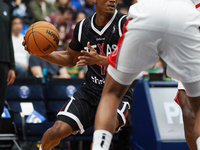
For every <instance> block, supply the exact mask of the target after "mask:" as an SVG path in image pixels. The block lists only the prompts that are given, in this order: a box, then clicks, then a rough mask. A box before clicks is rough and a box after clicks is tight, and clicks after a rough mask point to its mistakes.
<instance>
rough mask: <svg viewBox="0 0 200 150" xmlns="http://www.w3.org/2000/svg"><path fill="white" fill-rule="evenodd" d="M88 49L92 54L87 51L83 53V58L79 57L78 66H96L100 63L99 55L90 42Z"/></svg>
mask: <svg viewBox="0 0 200 150" xmlns="http://www.w3.org/2000/svg"><path fill="white" fill-rule="evenodd" d="M87 47H88V48H89V50H90V52H87V51H85V50H82V51H81V53H82V54H83V56H79V57H78V60H79V61H78V62H77V63H76V65H77V66H84V65H94V64H98V63H99V59H100V58H99V54H98V53H97V52H96V50H95V49H94V48H92V47H91V45H90V42H88V43H87Z"/></svg>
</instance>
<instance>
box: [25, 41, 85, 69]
mask: <svg viewBox="0 0 200 150" xmlns="http://www.w3.org/2000/svg"><path fill="white" fill-rule="evenodd" d="M22 45H23V46H24V48H25V50H26V51H27V52H29V54H32V53H31V52H30V51H29V50H28V47H27V45H26V41H25V40H24V41H23V43H22ZM32 55H33V54H32ZM81 55H83V54H82V53H81V52H78V51H74V50H72V49H71V48H68V49H67V50H66V51H54V52H52V53H50V54H48V55H45V56H37V55H35V56H37V57H40V58H42V59H44V60H46V61H48V62H50V63H53V64H56V65H59V66H66V67H73V66H75V65H76V62H77V61H78V57H79V56H81Z"/></svg>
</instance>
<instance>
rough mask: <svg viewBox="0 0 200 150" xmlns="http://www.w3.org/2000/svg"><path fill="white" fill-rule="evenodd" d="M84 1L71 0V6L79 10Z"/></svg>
mask: <svg viewBox="0 0 200 150" xmlns="http://www.w3.org/2000/svg"><path fill="white" fill-rule="evenodd" d="M83 3H84V0H71V7H72V8H73V10H74V11H77V9H78V8H79V7H81V6H82V5H83Z"/></svg>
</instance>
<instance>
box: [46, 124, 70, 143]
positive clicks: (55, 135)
mask: <svg viewBox="0 0 200 150" xmlns="http://www.w3.org/2000/svg"><path fill="white" fill-rule="evenodd" d="M50 129H51V131H50V137H49V138H52V140H53V139H62V138H64V137H67V136H69V135H70V134H71V133H72V128H71V127H70V126H69V125H68V124H66V123H65V122H62V121H56V122H55V124H54V125H53V127H51V128H50Z"/></svg>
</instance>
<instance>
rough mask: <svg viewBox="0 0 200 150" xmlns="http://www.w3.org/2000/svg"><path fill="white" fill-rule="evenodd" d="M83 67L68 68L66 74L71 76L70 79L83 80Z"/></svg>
mask: <svg viewBox="0 0 200 150" xmlns="http://www.w3.org/2000/svg"><path fill="white" fill-rule="evenodd" d="M84 67H85V66H78V67H77V66H74V67H72V68H68V67H66V69H67V72H68V74H69V75H70V76H71V78H79V79H83V78H84V77H85V70H84Z"/></svg>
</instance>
